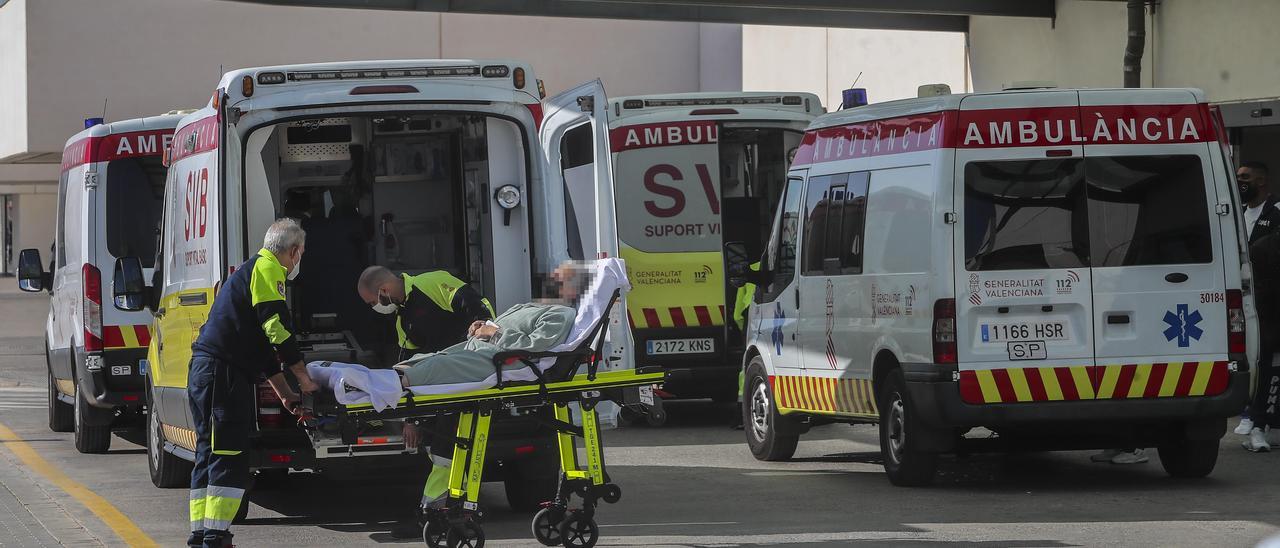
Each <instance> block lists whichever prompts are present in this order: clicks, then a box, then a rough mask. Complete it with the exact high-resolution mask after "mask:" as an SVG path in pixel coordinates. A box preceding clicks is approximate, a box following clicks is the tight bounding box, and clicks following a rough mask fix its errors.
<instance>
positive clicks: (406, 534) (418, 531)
mask: <svg viewBox="0 0 1280 548" xmlns="http://www.w3.org/2000/svg"><path fill="white" fill-rule="evenodd" d="M391 538H394V539H406V538H422V524H421V523H418V520H401V521H397V522H396V524H395V525H392V526H391Z"/></svg>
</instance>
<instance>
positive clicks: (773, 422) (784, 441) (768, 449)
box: [742, 356, 800, 461]
mask: <svg viewBox="0 0 1280 548" xmlns="http://www.w3.org/2000/svg"><path fill="white" fill-rule="evenodd" d="M746 386H747V390H746V391H745V392H744V393H743V398H742V424H743V425H744V428H743V430H744V431H746V434H747V446H748V447H749V448H750V449H751V454H752V455H755V457H756V459H758V460H764V461H782V460H788V459H790V458H791V457H792V455H795V454H796V445H797V444H799V443H800V435H799V434H790V433H788V434H784V433H782V432H780V431H779V430H780V429H779V427H780V426H782V427H785V426H790V422H792V421H794V419H791V418H790V417H784V416H782V414H780V413H778V407H777V406H776V405H774V402H775V400H774V397H773V389H772V388H770V386H769V376H768V375H767V374H766V373H765V369H764V361H763V360H761V359H760V357H759V356H756V357H755V358H752V359H751V365H749V366H747V385H746Z"/></svg>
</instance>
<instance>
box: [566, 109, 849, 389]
mask: <svg viewBox="0 0 1280 548" xmlns="http://www.w3.org/2000/svg"><path fill="white" fill-rule="evenodd" d="M610 109H611V111H612V112H611V113H610V114H611V115H612V119H611V121H610V125H609V129H610V134H611V135H610V144H611V146H612V153H613V157H612V160H613V169H614V175H615V177H616V180H615V185H616V194H615V199H616V201H617V204H616V209H617V212H618V246H619V248H620V250H621V257H622V258H623V259H624V260H626V263H627V269H628V271H629V275H630V277H631V283H632V286H633V290H632V292H631V294H630V296H629V298H628V303H627V305H628V306H627V311H628V315H629V317H630V321H631V323H632V325H633V327H634V335H635V339H636V341H635V342H636V346H635V348H636V359H637V360H638V361H639V362H640V363H642V364H644V365H660V366H663V367H664V368H666V369H667V370H668V372H669V377H668V380H667V382H666V384H665V388H666V390H667V391H669V392H673V393H675V394H676V395H678V396H681V397H707V396H710V397H714V398H716V399H717V400H722V401H734V398H735V397H736V395H737V387H738V382H737V380H738V372H739V371H741V367H740V366H739V360H740V357H741V353H742V346H743V341H744V338H743V335H742V330H741V329H740V328H739V326H738V324H737V323H736V322H735V321H734V319H733V317H732V314H733V312H734V300H735V297H736V291H737V290H736V288H733V287H730V286H728V285H727V284H726V283H725V276H724V257H723V255H722V253H721V249H722V247H723V245H724V242H728V241H735V242H742V243H743V244H744V245H746V247H747V250H748V251H749V252H751V253H753V254H754V255H759V254H760V251H761V250H762V244H763V242H764V241H765V238H766V237H767V236H768V229H769V227H768V221H767V219H768V218H769V216H770V214H771V213H772V212H773V211H774V210H775V209H776V208H777V203H778V199H779V197H780V196H781V194H782V187H783V185H784V184H785V181H786V173H787V166H788V163H789V158H790V156H789V153H791V152H794V151H795V150H796V148H797V147H799V146H800V139H801V137H802V135H803V132H804V128H805V127H806V126H808V124H809V122H811V121H812V120H813V119H814V118H815V117H817V116H818V115H820V114H822V113H823V108H822V103H821V102H820V101H819V100H818V97H817V96H816V95H813V94H810V93H780V92H748V93H685V94H674V95H651V96H643V97H621V98H615V99H612V100H611V101H610ZM573 184H574V180H573V179H572V178H571V179H570V185H571V186H572V185H573ZM581 186H582V188H581V189H575V192H572V193H571V194H570V196H571V197H577V196H583V197H587V199H589V197H590V196H591V192H590V189H589V188H587V187H586V186H585V185H581ZM577 209H578V208H575V210H577ZM587 211H589V209H588V210H587ZM590 222H591V219H582V220H580V223H579V224H581V225H588V223H590ZM588 226H589V225H588Z"/></svg>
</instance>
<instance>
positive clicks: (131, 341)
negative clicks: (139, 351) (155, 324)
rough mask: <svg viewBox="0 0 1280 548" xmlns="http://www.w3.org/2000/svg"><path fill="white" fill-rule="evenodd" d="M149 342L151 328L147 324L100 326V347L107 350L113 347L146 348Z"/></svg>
mask: <svg viewBox="0 0 1280 548" xmlns="http://www.w3.org/2000/svg"><path fill="white" fill-rule="evenodd" d="M149 344H151V328H150V327H149V326H146V325H104V326H102V347H103V348H106V349H108V350H110V349H115V348H146V346H147V345H149Z"/></svg>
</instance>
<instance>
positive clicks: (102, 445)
mask: <svg viewBox="0 0 1280 548" xmlns="http://www.w3.org/2000/svg"><path fill="white" fill-rule="evenodd" d="M97 413H100V411H98V410H97V409H94V408H93V406H91V405H89V403H88V402H86V401H84V395H83V394H81V393H80V387H79V384H78V383H77V385H76V403H75V411H74V416H75V421H74V426H75V432H76V434H75V441H76V451H79V452H81V453H106V452H107V450H108V449H110V448H111V425H110V424H105V425H102V426H90V425H88V424H86V422H87V420H88V419H89V418H90V416H91V415H95V414H97Z"/></svg>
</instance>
